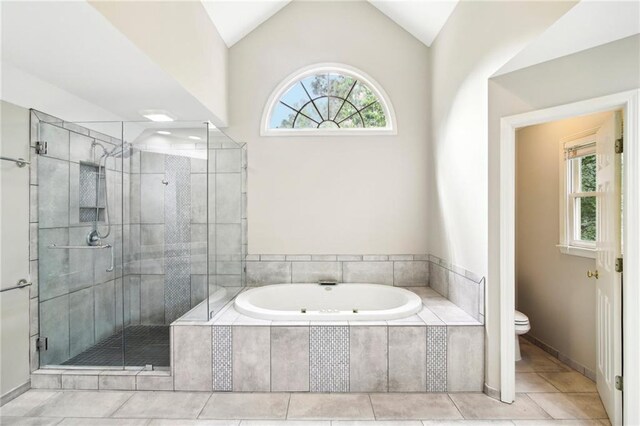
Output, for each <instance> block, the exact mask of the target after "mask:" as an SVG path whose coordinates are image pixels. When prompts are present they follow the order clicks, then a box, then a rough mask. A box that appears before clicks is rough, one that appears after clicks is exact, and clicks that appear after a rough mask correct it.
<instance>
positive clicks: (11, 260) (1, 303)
mask: <svg viewBox="0 0 640 426" xmlns="http://www.w3.org/2000/svg"><path fill="white" fill-rule="evenodd" d="M0 122H1V128H0V139H1V140H0V154H1V155H3V156H7V157H12V158H18V157H21V158H24V159H29V111H28V110H26V109H24V108H20V107H18V106H16V105H13V104H9V103H7V102H0ZM0 262H1V264H2V267H1V271H0V287H2V288H7V287H12V286H15V285H16V284H17V282H18V280H20V279H23V278H24V279H26V280H31V278H30V277H29V167H28V166H27V167H24V168H19V167H18V166H17V165H15V164H14V163H10V162H8V161H1V162H0ZM29 291H30V289H29V288H26V289H14V290H9V291H7V292H4V293H0V396H2V397H5V398H6V397H7V394H8V393H9V392H11V391H13V390H16V389H17V388H20V387H21V386H23V385H25V384H26V383H28V382H29ZM5 398H3V400H4V399H5Z"/></svg>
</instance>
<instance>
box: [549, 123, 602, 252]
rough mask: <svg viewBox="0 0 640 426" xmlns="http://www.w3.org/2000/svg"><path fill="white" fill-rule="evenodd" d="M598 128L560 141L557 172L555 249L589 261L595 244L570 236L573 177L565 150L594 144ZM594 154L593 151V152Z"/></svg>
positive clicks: (572, 218)
mask: <svg viewBox="0 0 640 426" xmlns="http://www.w3.org/2000/svg"><path fill="white" fill-rule="evenodd" d="M597 131H598V128H594V129H589V130H585V131H584V132H580V133H577V134H575V135H571V136H567V137H565V138H562V139H560V144H559V146H560V150H559V152H560V154H559V155H560V161H559V165H560V168H559V171H560V179H559V181H560V191H559V192H560V199H559V206H560V208H559V211H560V221H559V224H560V226H559V227H558V228H559V236H558V241H559V243H558V244H557V245H556V247H557V248H558V249H559V250H560V253H562V254H567V255H572V256H580V257H587V258H590V259H595V258H596V254H597V250H596V245H595V242H594V243H593V244H590V243H585V242H583V241H577V240H575V239H574V237H573V235H572V233H573V232H572V231H574V229H575V228H574V225H573V221H574V220H575V218H574V215H573V214H572V210H571V209H569V200H568V199H569V198H570V197H571V195H572V194H571V193H570V191H569V188H570V185H569V182H570V181H571V180H572V179H573V178H574V177H575V176H574V175H573V173H572V170H571V167H569V164H570V163H569V161H568V160H567V158H566V151H567V149H569V148H571V147H574V146H581V145H585V144H589V143H593V144H595V142H596V133H597ZM594 152H595V150H594ZM571 198H575V197H571Z"/></svg>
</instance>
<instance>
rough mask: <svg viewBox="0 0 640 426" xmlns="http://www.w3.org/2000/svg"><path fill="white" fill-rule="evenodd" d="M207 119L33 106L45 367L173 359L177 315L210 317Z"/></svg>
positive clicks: (162, 364)
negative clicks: (116, 116) (77, 117)
mask: <svg viewBox="0 0 640 426" xmlns="http://www.w3.org/2000/svg"><path fill="white" fill-rule="evenodd" d="M207 129H208V125H207V124H203V123H202V122H171V123H152V122H139V123H132V122H126V123H122V122H84V123H69V122H65V121H63V120H60V119H57V118H55V117H51V116H48V115H46V114H43V113H40V112H37V111H33V112H32V124H31V144H32V147H33V148H32V149H33V150H34V155H33V156H32V157H33V158H34V163H35V164H34V174H33V175H32V178H31V184H32V186H33V187H37V188H36V189H35V191H36V192H37V209H36V210H37V215H33V216H35V217H32V218H31V221H32V223H31V227H32V235H34V236H37V238H32V240H35V241H32V244H31V246H32V253H31V259H32V266H34V265H35V267H36V268H37V270H38V271H39V295H38V299H37V303H38V310H37V312H38V315H39V325H40V326H39V330H38V334H37V335H36V336H34V337H37V338H39V341H40V344H39V346H40V351H39V361H40V366H41V367H47V366H60V365H70V366H94V367H114V368H123V367H125V366H126V367H146V366H153V368H168V367H169V325H170V324H171V323H172V322H173V321H176V320H178V319H179V318H181V317H182V316H184V315H185V314H187V315H188V316H189V318H190V319H191V320H202V321H206V320H207V319H208V315H209V307H208V299H209V298H208V293H209V286H208V268H209V263H208V262H207V252H208V250H209V248H208V238H207V235H209V223H208V209H207V206H208V198H209V197H208V194H209V191H208V184H209V182H208V179H207V171H208V167H209V166H208V152H209V151H208V150H207V141H208V136H209V132H208V131H207ZM35 151H37V152H38V153H37V154H36V153H35Z"/></svg>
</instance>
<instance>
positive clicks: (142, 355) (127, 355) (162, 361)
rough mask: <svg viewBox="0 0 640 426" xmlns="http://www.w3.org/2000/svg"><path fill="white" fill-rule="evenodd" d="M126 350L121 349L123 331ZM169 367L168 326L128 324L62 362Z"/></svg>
mask: <svg viewBox="0 0 640 426" xmlns="http://www.w3.org/2000/svg"><path fill="white" fill-rule="evenodd" d="M123 332H124V344H125V350H124V352H123V346H122V345H123V338H122V337H123V336H122V334H123ZM123 356H124V359H125V363H124V366H125V367H145V366H148V365H152V366H153V367H154V368H155V367H169V362H170V356H169V326H168V325H167V326H164V325H132V326H127V327H126V328H125V329H124V330H120V331H118V332H116V333H114V334H112V335H111V336H109V337H107V338H106V339H103V340H102V341H100V342H98V343H96V344H95V345H93V346H92V347H90V348H88V349H86V350H85V351H83V352H81V353H79V354H78V355H76V356H74V357H73V358H71V359H69V360H67V361H65V362H64V363H63V365H66V366H93V367H96V366H101V367H121V366H122V365H123Z"/></svg>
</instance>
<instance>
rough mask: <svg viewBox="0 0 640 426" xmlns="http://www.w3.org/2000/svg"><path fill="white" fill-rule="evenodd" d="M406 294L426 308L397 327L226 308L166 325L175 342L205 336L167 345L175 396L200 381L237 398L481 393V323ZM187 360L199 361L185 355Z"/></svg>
mask: <svg viewBox="0 0 640 426" xmlns="http://www.w3.org/2000/svg"><path fill="white" fill-rule="evenodd" d="M407 288H408V289H410V290H412V291H414V292H416V293H417V294H419V295H420V296H421V297H422V299H423V303H424V306H423V309H422V311H421V312H419V313H418V314H417V315H414V316H412V317H409V318H405V319H400V320H392V321H340V322H320V321H311V322H309V321H295V322H278V321H266V320H257V319H253V318H249V317H246V316H244V315H242V314H240V313H239V312H237V311H236V310H235V309H234V308H233V302H231V303H229V304H228V305H227V307H226V308H225V309H223V310H222V311H220V312H219V313H218V314H217V315H216V316H215V317H214V318H213V319H212V320H211V321H210V322H209V323H208V324H206V325H203V324H197V323H187V322H178V323H174V325H173V326H172V329H173V336H174V338H175V336H176V333H177V332H178V330H179V329H181V328H182V329H185V330H184V331H182V330H181V331H180V332H179V334H181V335H183V334H184V335H187V334H192V332H189V331H187V330H188V329H194V328H198V329H200V330H202V327H203V326H205V327H206V328H208V329H209V333H210V338H206V339H205V338H202V339H192V340H187V339H183V340H181V341H180V342H177V341H174V342H173V367H172V368H173V374H174V378H175V381H176V383H180V384H181V388H180V389H182V390H203V389H204V388H203V382H202V377H205V378H207V379H206V381H207V382H206V383H207V384H208V386H210V388H209V389H212V390H214V391H239V392H265V391H271V392H281V391H292V392H445V391H455V392H457V391H477V392H480V391H482V384H483V381H484V361H483V360H484V327H483V326H482V324H480V323H479V322H478V321H476V320H475V319H474V318H472V317H471V316H469V315H468V314H466V313H465V312H464V311H462V310H461V309H460V308H458V307H457V306H455V305H454V304H453V303H451V302H449V301H448V300H446V299H444V298H443V297H441V296H440V295H439V294H437V293H436V292H434V291H433V290H431V289H429V288H425V287H407ZM430 306H436V307H437V308H438V309H437V311H438V312H439V314H437V313H436V312H434V311H432V310H431V308H430ZM449 318H451V319H452V320H449ZM198 333H200V334H201V331H198ZM205 346H206V347H208V350H209V351H210V352H209V354H204V353H202V350H203V349H204V348H205ZM191 353H200V354H201V355H200V356H198V357H197V359H196V357H194V356H183V355H184V354H191ZM206 359H210V360H211V367H210V368H209V371H206V372H205V371H204V370H203V365H202V362H205V360H206ZM187 372H190V373H187ZM194 372H196V373H194ZM197 372H200V373H197Z"/></svg>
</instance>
